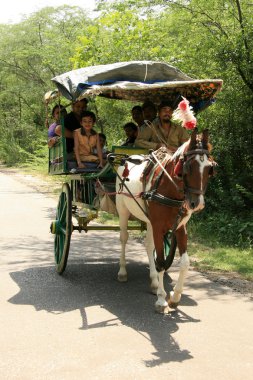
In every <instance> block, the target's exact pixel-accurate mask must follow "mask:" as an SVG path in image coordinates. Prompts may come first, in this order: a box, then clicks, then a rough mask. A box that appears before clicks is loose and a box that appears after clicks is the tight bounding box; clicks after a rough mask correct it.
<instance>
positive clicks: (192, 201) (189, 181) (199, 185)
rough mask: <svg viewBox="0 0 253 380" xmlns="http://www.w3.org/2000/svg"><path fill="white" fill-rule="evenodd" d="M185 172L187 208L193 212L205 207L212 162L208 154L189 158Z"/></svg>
mask: <svg viewBox="0 0 253 380" xmlns="http://www.w3.org/2000/svg"><path fill="white" fill-rule="evenodd" d="M189 160H190V162H189V165H188V168H187V172H186V174H185V179H184V180H185V185H186V187H185V191H186V196H185V203H186V208H187V209H188V210H191V211H193V212H196V211H201V210H202V209H203V208H204V207H205V200H204V194H205V191H206V188H207V183H208V178H209V171H210V166H211V163H210V161H209V159H208V157H207V155H206V154H196V155H195V156H194V157H191V158H189Z"/></svg>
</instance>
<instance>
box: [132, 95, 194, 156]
mask: <svg viewBox="0 0 253 380" xmlns="http://www.w3.org/2000/svg"><path fill="white" fill-rule="evenodd" d="M172 113H173V108H172V107H171V104H170V103H169V102H168V101H162V102H161V104H160V105H159V107H158V118H157V119H155V120H154V121H153V122H152V123H148V127H146V128H144V129H143V130H142V132H141V133H140V134H138V136H137V139H136V141H135V146H138V147H141V148H147V149H154V150H156V149H159V148H160V147H162V146H166V147H167V148H169V149H170V150H171V151H172V152H175V151H176V150H177V148H178V147H179V146H180V145H182V144H183V143H184V142H186V141H187V140H188V139H189V137H190V136H189V135H188V133H187V131H186V129H184V128H183V127H182V126H181V125H177V124H174V123H172V122H171V117H172Z"/></svg>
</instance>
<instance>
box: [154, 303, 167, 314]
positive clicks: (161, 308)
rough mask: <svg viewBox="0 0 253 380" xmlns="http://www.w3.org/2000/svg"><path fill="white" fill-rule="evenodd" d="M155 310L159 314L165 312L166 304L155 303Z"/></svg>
mask: <svg viewBox="0 0 253 380" xmlns="http://www.w3.org/2000/svg"><path fill="white" fill-rule="evenodd" d="M155 311H156V312H157V313H159V314H166V313H168V311H169V307H168V305H157V304H155Z"/></svg>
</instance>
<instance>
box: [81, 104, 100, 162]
mask: <svg viewBox="0 0 253 380" xmlns="http://www.w3.org/2000/svg"><path fill="white" fill-rule="evenodd" d="M95 122H96V116H95V114H94V113H93V112H91V111H85V112H83V113H82V115H81V121H80V124H81V128H79V129H76V130H75V131H74V144H75V146H74V151H75V156H76V161H77V166H78V168H80V169H81V168H85V167H86V166H89V165H85V163H86V162H87V163H90V162H93V163H98V164H99V165H98V167H103V166H104V165H103V158H102V149H101V145H100V141H99V135H98V133H97V132H96V131H94V129H93V127H94V124H95ZM94 148H96V150H97V156H96V155H94V154H93V151H94Z"/></svg>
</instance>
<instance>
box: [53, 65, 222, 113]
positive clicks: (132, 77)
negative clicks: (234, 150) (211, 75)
mask: <svg viewBox="0 0 253 380" xmlns="http://www.w3.org/2000/svg"><path fill="white" fill-rule="evenodd" d="M52 81H53V82H54V83H55V84H56V86H57V88H58V90H59V91H60V93H61V94H62V95H63V96H64V97H66V98H67V99H69V100H72V101H75V100H77V99H81V98H84V97H91V96H103V97H106V98H111V99H124V100H131V101H135V102H143V101H145V100H151V101H153V102H154V103H156V104H158V103H160V101H161V100H162V99H163V98H166V99H167V100H170V102H171V103H172V104H173V105H174V106H175V107H176V105H177V103H178V102H179V101H180V100H181V99H182V96H184V97H185V98H187V99H188V100H189V101H190V103H191V105H192V106H193V108H194V110H195V111H196V112H197V111H200V110H201V109H203V108H206V107H207V106H208V105H210V104H211V103H212V102H213V101H214V98H215V95H216V94H217V93H218V92H219V91H220V89H221V87H222V83H223V82H222V80H221V79H205V80H196V79H192V78H191V77H189V76H188V75H186V74H184V73H183V72H182V71H180V70H178V69H177V68H175V67H173V66H171V65H169V64H167V63H164V62H154V61H130V62H118V63H113V64H108V65H98V66H90V67H84V68H81V69H77V70H73V71H69V72H67V73H65V74H62V75H59V76H56V77H55V78H53V79H52Z"/></svg>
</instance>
